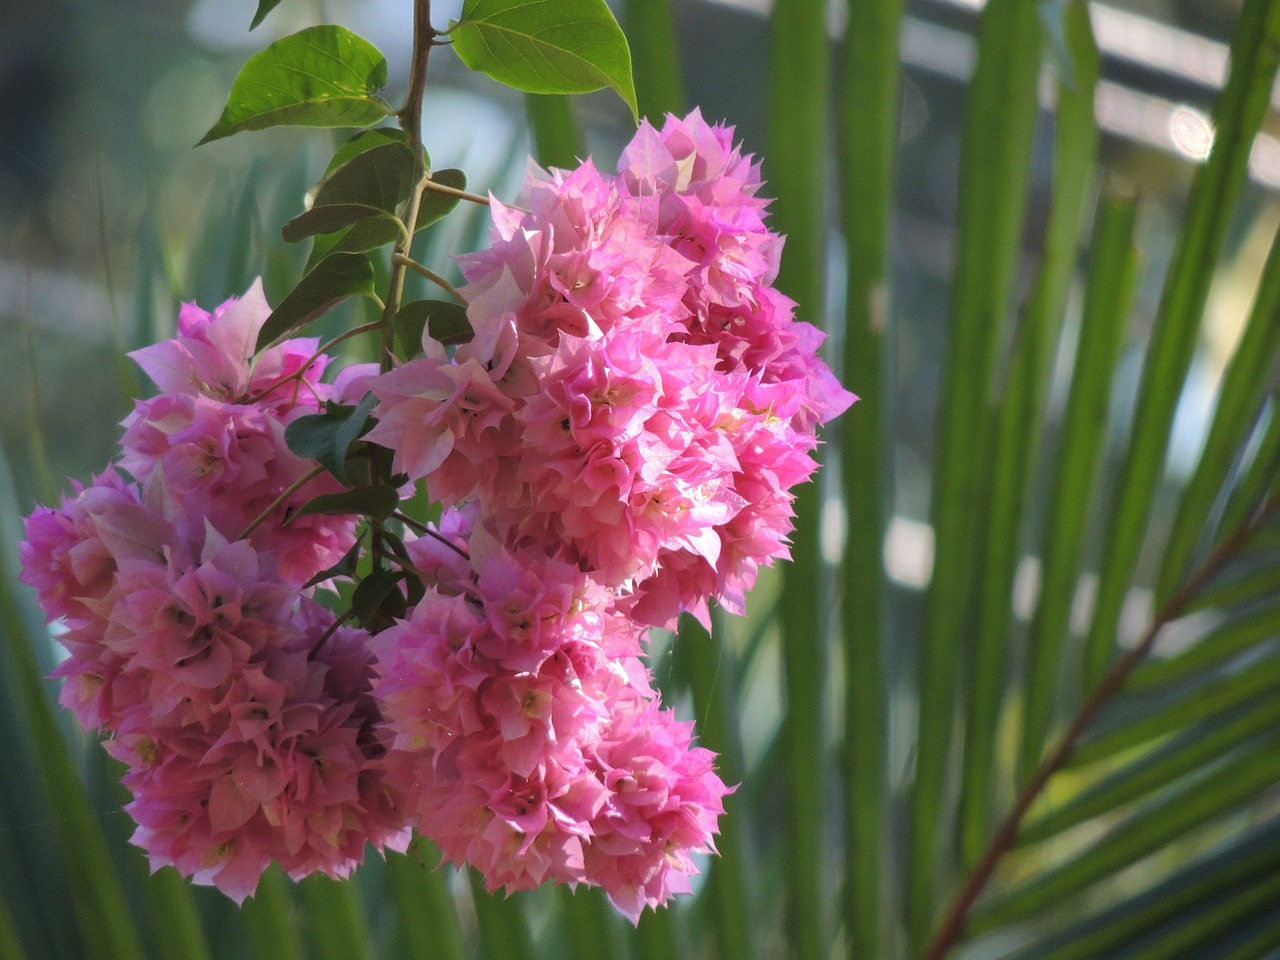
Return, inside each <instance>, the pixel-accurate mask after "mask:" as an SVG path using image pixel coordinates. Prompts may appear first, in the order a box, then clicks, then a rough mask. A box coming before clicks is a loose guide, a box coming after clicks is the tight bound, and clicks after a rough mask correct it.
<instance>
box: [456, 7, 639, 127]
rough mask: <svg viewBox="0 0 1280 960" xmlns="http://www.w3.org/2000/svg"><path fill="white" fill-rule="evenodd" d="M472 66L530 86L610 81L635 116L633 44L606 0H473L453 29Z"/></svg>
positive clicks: (568, 89)
mask: <svg viewBox="0 0 1280 960" xmlns="http://www.w3.org/2000/svg"><path fill="white" fill-rule="evenodd" d="M449 33H450V36H451V37H452V39H453V49H454V50H455V51H456V52H457V54H458V56H459V57H461V58H462V62H463V63H465V64H466V65H467V66H468V67H470V68H471V69H472V70H478V71H480V72H481V73H484V74H487V75H489V76H490V77H492V78H493V79H495V80H497V81H498V82H499V83H504V84H506V85H507V86H509V87H514V88H515V89H517V90H523V91H525V92H526V93H589V92H591V91H592V90H599V89H600V88H601V87H612V88H613V89H614V90H616V91H617V93H618V96H620V97H622V99H623V100H624V101H626V104H627V106H629V107H630V108H631V113H632V115H633V116H634V115H636V113H637V108H636V91H635V85H634V83H633V81H632V77H631V51H630V50H629V49H628V47H627V38H626V37H625V36H623V34H622V28H621V27H619V26H618V22H617V21H616V20H615V19H614V18H613V14H612V13H611V12H610V11H609V7H608V5H607V4H606V3H605V2H604V0H467V2H466V3H465V4H464V5H463V8H462V19H461V20H460V21H458V22H457V23H456V24H454V26H453V28H452V29H451V30H450V31H449Z"/></svg>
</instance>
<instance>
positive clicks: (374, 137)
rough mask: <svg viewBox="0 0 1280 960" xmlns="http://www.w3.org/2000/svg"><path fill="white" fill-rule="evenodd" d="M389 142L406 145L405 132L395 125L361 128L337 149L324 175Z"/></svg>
mask: <svg viewBox="0 0 1280 960" xmlns="http://www.w3.org/2000/svg"><path fill="white" fill-rule="evenodd" d="M388 143H398V144H400V145H401V146H404V144H405V139H404V132H403V131H402V130H397V129H396V128H395V127H374V128H373V129H372V130H361V131H360V132H359V133H357V134H355V135H354V136H353V137H351V139H350V140H348V141H347V142H346V143H344V144H343V145H342V146H340V147H339V148H338V149H337V151H336V152H335V153H334V155H333V156H332V157H331V158H330V159H329V163H328V165H327V166H326V167H325V168H324V175H325V176H326V177H328V176H329V175H330V174H331V173H333V172H334V171H335V170H337V169H338V168H339V167H341V166H343V165H344V164H346V163H348V162H349V161H351V160H353V159H355V158H356V157H358V156H359V155H360V154H362V153H365V152H367V151H369V150H372V149H374V148H375V147H381V146H384V145H386V144H388ZM423 153H424V155H425V153H426V151H425V150H424V151H423Z"/></svg>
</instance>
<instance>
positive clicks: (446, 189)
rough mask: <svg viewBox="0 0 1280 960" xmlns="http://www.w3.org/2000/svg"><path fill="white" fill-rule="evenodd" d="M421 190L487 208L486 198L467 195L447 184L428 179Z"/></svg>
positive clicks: (474, 194) (487, 199)
mask: <svg viewBox="0 0 1280 960" xmlns="http://www.w3.org/2000/svg"><path fill="white" fill-rule="evenodd" d="M422 188H423V189H424V190H430V191H431V192H432V193H440V194H443V195H444V196H446V197H457V198H458V199H459V200H469V201H470V202H472V203H479V204H482V205H484V206H486V207H487V206H489V198H488V197H482V196H481V195H480V194H478V193H468V192H467V191H466V190H459V189H458V188H457V187H451V186H449V185H448V184H447V183H439V182H437V181H435V180H432V179H431V178H430V177H428V178H427V180H426V182H425V183H423V184H422Z"/></svg>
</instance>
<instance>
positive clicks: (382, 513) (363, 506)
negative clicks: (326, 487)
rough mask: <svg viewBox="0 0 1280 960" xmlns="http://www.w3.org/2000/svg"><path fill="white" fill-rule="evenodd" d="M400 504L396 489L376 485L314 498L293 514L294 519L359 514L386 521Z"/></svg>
mask: <svg viewBox="0 0 1280 960" xmlns="http://www.w3.org/2000/svg"><path fill="white" fill-rule="evenodd" d="M399 503H400V493H399V491H397V490H396V488H395V487H392V486H389V485H387V484H376V485H374V486H368V487H355V488H353V489H351V490H344V491H342V493H324V494H321V495H320V496H318V497H312V498H311V499H310V500H308V501H307V502H306V503H304V504H303V505H302V506H301V507H299V508H298V510H297V512H296V513H294V514H293V516H294V517H305V516H307V515H308V514H313V513H319V514H324V515H326V516H345V515H349V514H358V515H360V516H364V517H374V518H375V519H378V520H385V519H387V517H389V516H391V514H393V513H395V510H396V507H397V506H398V505H399Z"/></svg>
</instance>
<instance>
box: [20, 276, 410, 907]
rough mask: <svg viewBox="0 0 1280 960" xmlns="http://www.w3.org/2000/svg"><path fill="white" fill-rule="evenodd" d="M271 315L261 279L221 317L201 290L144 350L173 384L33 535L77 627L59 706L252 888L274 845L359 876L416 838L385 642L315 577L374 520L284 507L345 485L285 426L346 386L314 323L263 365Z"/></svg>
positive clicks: (35, 576) (145, 796) (186, 863)
mask: <svg viewBox="0 0 1280 960" xmlns="http://www.w3.org/2000/svg"><path fill="white" fill-rule="evenodd" d="M269 313H270V309H269V308H268V307H267V304H266V300H265V299H264V298H263V296H262V291H261V289H260V288H259V287H258V286H256V285H255V287H254V288H253V289H251V290H250V291H249V293H248V294H247V295H246V296H245V297H243V298H242V299H240V300H238V301H235V300H233V301H230V302H229V303H227V304H224V305H223V306H222V307H220V308H219V309H218V310H217V311H215V312H214V313H213V314H208V313H205V312H204V311H201V310H199V309H197V308H195V307H190V306H188V307H185V308H184V309H183V311H182V314H181V316H180V318H179V324H178V336H177V338H176V339H174V340H170V341H168V342H166V343H162V344H158V345H156V346H152V347H148V348H146V349H144V350H140V351H138V352H137V353H136V354H135V355H134V357H135V359H136V360H137V361H138V362H139V363H140V364H141V366H142V367H143V369H144V370H146V371H147V373H148V374H150V376H151V377H152V379H153V380H155V382H156V384H157V386H159V387H160V389H161V393H160V394H159V395H157V396H156V397H154V398H152V399H149V400H145V401H141V402H139V403H138V404H137V406H136V409H135V410H134V412H133V413H132V414H131V415H130V416H129V417H128V418H127V419H126V421H125V432H124V438H123V440H122V444H121V445H122V455H121V457H120V460H119V464H118V469H115V468H113V469H109V470H107V471H106V472H105V473H103V474H102V475H101V476H99V477H97V478H96V479H95V480H94V481H93V483H92V484H90V485H89V486H88V487H85V488H83V489H79V490H78V491H77V492H76V494H75V496H73V497H70V498H67V499H66V500H64V502H63V504H62V507H61V509H59V510H50V509H41V510H37V511H36V512H35V513H34V514H32V515H31V516H30V517H29V518H28V519H27V525H26V529H27V540H26V542H25V543H24V544H23V545H22V566H23V579H24V580H25V582H27V583H28V584H30V585H31V586H33V587H35V588H36V590H37V592H38V597H39V601H40V604H41V606H42V607H43V608H44V610H45V611H46V613H47V614H48V615H49V617H50V618H55V617H56V618H60V619H61V620H62V622H63V624H64V627H65V633H64V634H62V635H61V636H60V638H59V639H60V640H61V642H62V643H63V645H64V646H65V647H66V648H67V650H68V652H69V654H70V655H69V657H68V658H67V659H66V660H65V661H64V662H63V663H62V665H61V666H60V667H59V669H58V671H57V675H59V676H61V677H63V678H64V679H65V683H64V685H63V688H62V703H63V704H64V705H65V706H66V707H67V708H69V709H70V710H72V711H73V712H74V713H75V715H76V717H77V719H79V721H80V722H81V724H83V725H84V726H85V727H86V728H88V729H98V730H102V731H105V732H106V733H108V734H109V735H110V739H109V740H108V741H107V749H108V750H109V751H110V753H111V754H112V755H113V756H115V757H116V758H118V759H120V760H122V761H124V763H125V764H127V766H128V770H127V772H126V774H125V777H124V783H125V786H127V787H128V788H129V790H130V792H131V793H132V795H133V801H132V802H131V803H130V804H129V806H128V810H129V812H130V814H131V815H132V816H133V818H134V820H135V821H137V823H138V829H137V831H136V832H135V834H134V837H133V840H134V842H135V843H137V844H138V845H139V846H141V847H143V848H144V849H145V850H146V851H147V853H148V855H149V857H150V859H151V863H152V865H153V867H159V866H163V865H165V864H172V865H173V866H175V867H177V868H178V870H180V871H181V872H182V873H184V874H187V875H190V876H193V877H195V878H196V880H197V881H198V882H203V883H212V884H216V885H217V886H218V887H219V888H220V889H222V890H223V891H225V892H226V893H227V894H228V895H229V896H231V897H233V898H235V899H236V900H243V899H244V897H245V896H247V895H248V894H250V893H252V892H253V890H254V888H255V887H256V885H257V881H258V877H259V876H260V875H261V874H262V872H263V871H264V870H265V869H266V868H267V867H268V866H269V865H270V864H271V862H272V861H273V860H276V861H279V862H280V864H281V865H282V866H283V867H284V869H285V870H286V871H287V872H288V873H289V874H290V875H292V876H294V877H302V876H305V875H307V874H310V873H313V872H316V871H324V872H326V873H328V874H330V875H333V876H346V875H347V874H348V873H349V872H350V871H351V869H352V867H353V866H354V865H355V864H356V863H357V862H358V861H359V859H360V858H361V857H362V856H363V852H364V848H365V844H366V843H368V842H370V841H372V842H373V843H374V844H375V845H377V846H384V845H385V846H392V847H395V848H399V849H403V847H404V845H405V844H406V843H407V842H408V836H409V835H408V831H407V830H406V829H405V827H404V824H403V817H402V815H401V813H400V810H399V804H398V803H397V802H396V798H395V794H394V792H393V790H392V788H391V785H390V784H389V782H388V781H387V780H386V778H385V777H384V775H383V767H382V763H381V759H382V756H383V754H384V753H385V744H384V743H383V739H382V736H381V734H380V732H379V729H378V723H379V721H380V714H379V712H378V709H377V705H376V703H375V702H374V700H373V699H372V697H371V696H370V690H371V687H372V681H373V665H372V660H371V656H370V653H369V650H368V645H367V637H366V636H365V635H364V634H363V633H362V632H361V631H357V630H353V629H344V628H337V627H336V626H335V623H334V616H333V614H332V613H330V612H329V611H327V610H325V609H324V608H323V607H321V606H320V605H319V604H317V603H316V602H315V601H313V600H311V599H309V598H307V597H304V596H303V594H302V593H301V592H300V590H299V588H300V587H301V586H302V585H303V584H304V583H306V582H307V581H308V580H310V579H311V578H312V577H314V576H316V575H317V574H318V573H320V572H321V571H323V570H325V569H327V568H328V567H329V566H330V565H332V564H333V563H334V562H336V561H337V560H338V559H339V558H340V557H341V556H342V555H343V553H345V552H346V551H347V550H348V549H349V548H350V547H351V546H352V545H353V544H354V542H355V521H354V519H353V518H349V517H346V518H335V517H314V516H303V517H299V518H297V520H296V521H293V522H287V521H289V520H290V518H291V514H292V512H294V511H296V510H297V508H298V507H300V506H301V505H302V504H303V503H305V502H306V501H307V500H308V499H310V498H311V497H313V496H315V495H317V494H318V493H322V492H325V491H332V490H335V489H338V487H337V485H336V483H335V482H334V481H333V480H332V478H330V479H328V480H325V479H322V478H320V477H316V478H314V479H312V480H309V481H306V478H307V475H308V474H309V473H310V472H311V468H312V466H313V465H312V464H311V463H309V462H308V461H306V460H303V459H302V458H301V457H298V456H296V455H295V454H293V453H292V452H290V450H289V449H288V447H287V446H286V445H285V442H284V428H285V425H286V423H287V422H288V421H289V420H291V419H292V418H293V417H295V416H299V415H301V414H304V413H307V412H313V411H314V410H315V409H316V407H317V405H318V404H319V403H320V402H322V401H323V400H325V399H329V398H332V397H334V396H335V393H337V392H339V391H340V389H341V388H340V387H335V386H330V385H326V384H322V383H321V382H320V381H319V376H320V373H321V372H322V371H323V369H324V362H323V358H319V359H313V354H315V351H316V345H317V344H316V342H315V341H313V340H292V341H288V342H286V343H283V344H280V345H279V346H277V347H273V348H271V349H269V350H266V351H264V352H263V353H261V354H260V355H259V356H258V357H257V358H256V360H253V361H252V362H251V356H252V353H253V349H254V344H255V342H256V340H257V336H258V331H259V329H260V328H261V326H262V323H263V321H264V320H265V319H266V317H267V315H268V314H269ZM121 471H124V473H122V472H121ZM125 473H127V474H128V475H129V477H130V478H131V479H126V478H125V475H124V474H125ZM299 481H306V482H303V483H301V484H299Z"/></svg>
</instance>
